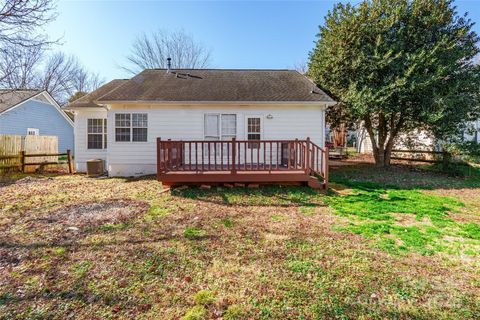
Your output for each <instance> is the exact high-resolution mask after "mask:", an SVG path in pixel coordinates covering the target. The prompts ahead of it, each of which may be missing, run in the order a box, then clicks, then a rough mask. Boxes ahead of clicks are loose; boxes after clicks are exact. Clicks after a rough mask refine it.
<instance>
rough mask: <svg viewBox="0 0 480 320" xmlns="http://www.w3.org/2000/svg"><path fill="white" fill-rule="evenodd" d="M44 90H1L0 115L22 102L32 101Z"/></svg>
mask: <svg viewBox="0 0 480 320" xmlns="http://www.w3.org/2000/svg"><path fill="white" fill-rule="evenodd" d="M40 92H42V90H36V89H32V90H30V89H18V90H17V89H1V90H0V113H2V112H4V111H7V110H8V109H10V108H11V107H14V106H16V105H17V104H19V103H20V102H22V101H25V100H27V99H30V98H31V97H33V96H35V95H37V94H39V93H40Z"/></svg>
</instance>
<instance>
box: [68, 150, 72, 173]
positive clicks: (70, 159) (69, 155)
mask: <svg viewBox="0 0 480 320" xmlns="http://www.w3.org/2000/svg"><path fill="white" fill-rule="evenodd" d="M67 160H68V173H70V174H73V173H74V171H73V170H74V169H73V161H72V151H71V150H67Z"/></svg>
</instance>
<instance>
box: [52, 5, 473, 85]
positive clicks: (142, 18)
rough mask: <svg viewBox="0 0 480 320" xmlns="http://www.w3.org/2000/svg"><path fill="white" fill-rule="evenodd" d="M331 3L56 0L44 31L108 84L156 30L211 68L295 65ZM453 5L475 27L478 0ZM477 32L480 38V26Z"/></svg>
mask: <svg viewBox="0 0 480 320" xmlns="http://www.w3.org/2000/svg"><path fill="white" fill-rule="evenodd" d="M335 2H338V1H326V0H325V1H310V2H306V1H251V2H246V1H211V2H205V1H193V2H184V1H176V2H164V1H144V2H143V1H60V2H59V3H58V6H57V9H58V14H59V15H58V18H57V19H56V21H54V22H52V23H51V24H50V25H49V26H48V27H47V30H46V31H47V32H48V34H49V35H50V37H51V38H58V37H62V42H63V43H62V45H61V46H60V47H59V48H58V49H59V50H62V51H64V52H66V53H69V54H75V55H76V56H78V58H79V59H80V61H81V62H82V63H83V64H84V65H85V66H86V67H87V68H88V69H90V70H91V71H93V72H96V73H99V74H100V75H101V76H102V77H103V78H105V80H107V81H108V80H111V79H113V78H125V77H129V75H128V74H127V73H126V72H125V71H123V70H121V69H120V68H119V65H121V64H122V63H124V62H125V56H126V55H127V54H128V53H129V50H130V47H131V44H132V42H133V41H134V39H135V37H136V36H137V35H138V34H141V33H142V32H150V31H155V30H158V29H166V30H178V29H183V30H185V31H186V32H187V33H189V34H191V35H192V36H193V37H194V38H195V39H196V40H197V41H199V42H201V43H202V44H203V45H205V46H206V47H207V48H210V49H211V51H212V67H215V68H260V69H264V68H275V69H276V68H292V67H293V66H294V65H295V64H299V63H301V62H304V61H306V60H307V58H308V52H309V51H310V50H311V49H312V48H313V45H314V41H315V35H316V33H317V31H318V26H319V25H320V24H322V23H323V17H324V16H325V14H326V13H327V11H328V10H329V9H331V8H332V7H333V4H334V3H335ZM344 2H345V1H344ZM352 2H354V3H356V2H358V0H356V1H352ZM456 4H457V6H458V11H459V12H462V13H463V12H466V11H468V12H469V16H470V18H471V19H472V20H473V21H475V22H478V23H480V0H468V1H467V0H465V1H457V2H456ZM475 30H476V31H477V33H480V26H479V25H476V26H475Z"/></svg>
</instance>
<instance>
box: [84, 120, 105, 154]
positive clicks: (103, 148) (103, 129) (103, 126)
mask: <svg viewBox="0 0 480 320" xmlns="http://www.w3.org/2000/svg"><path fill="white" fill-rule="evenodd" d="M88 120H103V121H102V133H101V135H102V148H99V149H97V148H89V147H88V136H89V135H91V134H97V135H98V134H100V133H91V132H88ZM86 122H87V125H86V130H85V132H86V133H87V136H86V145H87V150H106V149H107V142H108V139H107V130H108V126H107V118H87V121H86ZM106 126H107V127H106Z"/></svg>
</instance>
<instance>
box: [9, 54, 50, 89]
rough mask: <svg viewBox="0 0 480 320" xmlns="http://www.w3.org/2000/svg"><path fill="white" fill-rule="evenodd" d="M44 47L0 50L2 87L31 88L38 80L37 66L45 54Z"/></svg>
mask: <svg viewBox="0 0 480 320" xmlns="http://www.w3.org/2000/svg"><path fill="white" fill-rule="evenodd" d="M44 51H45V50H44V48H43V46H32V47H22V46H19V45H12V46H10V47H8V48H5V49H4V50H0V74H2V75H3V79H2V81H0V87H2V88H11V89H25V88H30V87H31V86H32V85H33V84H34V83H35V82H36V80H37V76H38V75H37V66H38V65H39V64H40V63H41V60H42V58H43V54H44Z"/></svg>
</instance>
